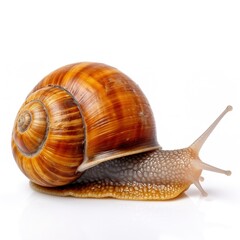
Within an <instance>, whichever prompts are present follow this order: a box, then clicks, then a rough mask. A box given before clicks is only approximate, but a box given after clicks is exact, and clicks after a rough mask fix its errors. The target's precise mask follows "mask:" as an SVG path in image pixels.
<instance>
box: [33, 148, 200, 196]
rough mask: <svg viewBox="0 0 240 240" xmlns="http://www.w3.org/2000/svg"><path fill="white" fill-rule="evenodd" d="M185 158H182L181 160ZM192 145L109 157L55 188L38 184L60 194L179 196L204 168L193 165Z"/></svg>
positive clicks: (50, 191)
mask: <svg viewBox="0 0 240 240" xmlns="http://www.w3.org/2000/svg"><path fill="white" fill-rule="evenodd" d="M179 159H181V161H179ZM192 161H199V159H196V156H195V155H194V152H193V151H191V149H181V150H175V151H163V150H154V151H150V152H146V153H141V154H135V155H132V156H127V157H123V158H119V159H115V160H112V161H107V162H103V163H101V164H99V165H98V166H95V167H93V168H91V169H89V170H87V171H85V172H84V173H83V175H82V176H81V177H80V178H79V179H78V180H77V181H76V182H75V183H73V184H70V185H68V186H63V187H58V188H55V189H51V188H50V189H49V188H43V187H40V186H38V185H36V184H32V187H33V188H35V189H37V190H38V191H41V192H45V193H48V194H53V195H60V196H74V197H84V198H105V197H111V198H117V199H126V200H168V199H172V198H175V197H177V196H178V195H179V194H181V193H182V192H184V191H185V190H186V189H188V187H189V186H190V185H191V184H192V182H193V179H198V178H199V176H200V174H201V172H202V171H201V170H199V169H194V166H192V165H191V162H192Z"/></svg>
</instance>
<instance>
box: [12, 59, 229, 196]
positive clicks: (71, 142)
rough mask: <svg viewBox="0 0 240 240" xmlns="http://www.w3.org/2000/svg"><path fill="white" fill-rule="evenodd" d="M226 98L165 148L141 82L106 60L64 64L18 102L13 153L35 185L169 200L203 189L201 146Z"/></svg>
mask: <svg viewBox="0 0 240 240" xmlns="http://www.w3.org/2000/svg"><path fill="white" fill-rule="evenodd" d="M231 109H232V107H231V106H228V107H227V108H226V109H225V110H224V112H223V113H222V114H221V115H220V116H219V117H218V118H217V119H216V120H215V121H214V122H213V124H212V125H211V126H210V127H209V128H208V129H207V130H206V131H205V132H204V133H203V134H202V135H201V136H200V137H199V138H198V139H197V140H196V141H195V142H193V144H191V145H190V146H189V147H188V148H184V149H179V150H172V151H168V150H162V149H161V147H160V146H159V144H158V142H157V139H156V129H155V122H154V117H153V114H152V111H151V108H150V106H149V103H148V101H147V99H146V97H145V96H144V94H143V93H142V91H141V89H140V88H139V87H138V86H137V85H136V84H135V83H134V82H133V81H132V80H131V79H129V77H127V76H126V75H124V74H123V73H121V72H120V71H119V70H117V69H116V68H113V67H110V66H107V65H105V64H100V63H77V64H72V65H68V66H64V67H62V68H60V69H58V70H56V71H54V72H52V73H50V74H49V75H48V76H46V77H45V78H44V79H43V80H42V81H40V82H39V83H38V84H37V86H36V87H35V88H34V89H33V90H32V91H31V93H30V94H29V95H28V97H27V99H26V101H25V102H24V104H23V105H22V107H21V109H20V110H19V112H18V114H17V117H16V121H15V124H14V129H13V134H12V150H13V155H14V158H15V160H16V162H17V164H18V166H19V168H20V169H21V170H22V172H23V173H24V174H25V175H26V176H27V177H28V178H29V179H30V180H31V186H32V187H33V188H34V189H36V190H38V191H41V192H44V193H49V194H54V195H60V196H74V197H84V198H85V197H90V198H104V197H113V198H118V199H132V200H167V199H172V198H175V197H177V196H178V195H179V194H181V193H182V192H184V191H185V190H187V189H188V188H189V186H190V185H191V184H192V183H193V184H194V185H195V186H196V187H197V188H198V189H199V190H200V192H201V193H202V194H203V195H206V192H205V191H204V190H203V188H202V187H201V185H200V183H199V181H200V180H201V179H202V177H201V173H202V170H209V171H214V172H218V173H223V174H226V175H230V174H231V172H230V171H224V170H222V169H219V168H216V167H213V166H210V165H208V164H206V163H204V162H202V161H201V160H200V158H199V156H198V154H199V151H200V149H201V147H202V145H203V143H204V142H205V140H206V139H207V138H208V136H209V135H210V133H211V132H212V131H213V129H214V128H215V127H216V125H217V124H218V123H219V121H220V120H221V119H222V118H223V116H224V115H225V114H226V113H227V112H228V111H230V110H231Z"/></svg>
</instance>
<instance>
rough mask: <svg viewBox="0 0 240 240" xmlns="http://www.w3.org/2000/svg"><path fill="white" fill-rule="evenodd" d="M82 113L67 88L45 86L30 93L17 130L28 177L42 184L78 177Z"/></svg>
mask: <svg viewBox="0 0 240 240" xmlns="http://www.w3.org/2000/svg"><path fill="white" fill-rule="evenodd" d="M83 129H84V128H83V121H82V116H81V114H80V111H79V107H78V105H77V103H76V101H75V100H74V99H73V97H72V96H71V95H70V94H69V93H68V92H67V91H65V90H64V89H61V88H58V87H45V88H42V89H40V90H38V91H36V92H34V93H32V94H30V95H29V96H28V98H27V100H26V102H25V104H24V105H23V107H22V108H21V109H20V111H19V113H18V116H17V118H16V122H15V126H14V130H13V139H12V146H13V153H14V156H15V159H16V162H17V163H18V165H19V167H20V169H21V170H22V171H23V172H24V174H25V175H27V177H28V178H29V179H30V180H31V181H33V182H35V183H37V184H39V185H42V186H59V185H65V184H67V183H70V182H71V181H73V180H75V179H76V178H77V177H78V174H76V169H77V167H78V166H79V165H80V163H81V162H82V160H83V142H84V130H83Z"/></svg>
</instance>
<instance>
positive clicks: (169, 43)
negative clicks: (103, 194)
mask: <svg viewBox="0 0 240 240" xmlns="http://www.w3.org/2000/svg"><path fill="white" fill-rule="evenodd" d="M79 61H96V62H104V63H107V64H109V65H112V66H115V67H117V68H119V69H120V70H121V71H123V72H124V73H126V74H127V75H129V76H130V77H131V78H132V79H133V80H135V81H136V82H137V83H138V84H139V85H140V86H141V88H142V89H143V91H144V92H145V94H146V95H147V97H148V99H149V101H150V103H151V105H152V109H153V111H154V114H155V118H156V122H157V127H158V128H157V129H158V139H159V143H160V144H161V145H162V147H163V148H164V149H173V148H181V147H186V146H188V145H189V144H191V143H192V141H193V140H195V139H196V138H197V137H198V136H199V135H200V134H201V133H202V132H203V131H204V130H205V129H206V128H207V127H208V126H209V124H210V123H211V122H212V121H213V120H214V119H215V118H216V117H217V116H218V114H220V112H221V111H222V110H223V109H224V108H225V107H226V106H227V105H228V104H231V105H233V107H234V111H233V112H231V113H229V114H228V115H227V116H226V117H225V118H224V120H223V121H222V122H221V124H220V125H219V126H218V128H217V129H216V131H215V132H214V133H213V135H212V136H211V138H209V140H208V141H207V142H206V145H205V146H204V148H203V150H202V152H201V158H202V159H203V160H204V161H205V162H208V163H209V164H212V165H216V166H218V167H221V168H224V169H231V170H232V172H233V174H232V176H231V177H226V176H223V175H218V174H214V173H207V172H204V173H203V176H204V177H205V181H204V182H203V187H204V189H205V190H206V191H207V192H208V194H209V196H208V197H207V198H203V197H201V196H200V193H199V192H198V190H197V189H196V188H195V187H194V186H191V187H190V189H189V190H188V191H187V192H186V193H185V195H183V196H182V197H181V198H179V199H177V200H173V201H168V202H138V201H120V200H110V199H107V200H98V199H97V200H91V199H73V198H58V197H52V196H47V195H43V194H40V193H36V192H34V191H33V190H32V189H31V188H30V187H29V185H28V180H27V179H26V178H25V176H24V175H23V174H22V173H21V172H20V171H19V170H18V168H17V166H16V164H15V162H14V159H13V157H12V153H11V146H10V141H11V131H12V126H13V123H14V118H15V115H16V113H17V111H18V109H19V107H20V105H21V104H22V102H23V101H24V98H25V97H26V96H27V94H28V93H29V91H30V90H31V89H32V88H33V87H34V86H35V85H36V84H37V82H38V81H39V80H41V79H42V78H43V77H44V76H45V75H46V74H48V73H49V72H51V71H52V70H54V69H56V68H58V67H61V66H63V65H66V64H69V63H74V62H79ZM0 70H1V74H0V83H1V94H0V109H1V113H0V116H1V117H0V134H1V138H0V153H1V157H0V187H1V188H0V239H24V240H25V239H26V240H28V239H35V240H36V239H45V240H47V239H86V240H88V239H89V240H92V239H139V240H140V239H164V240H165V239H166V240H173V239H174V240H176V239H180V240H181V239H184V240H187V239H197V240H200V239H239V237H240V234H239V218H236V217H238V216H239V214H240V184H239V181H240V152H239V148H240V142H239V138H240V2H239V1H231V0H228V1H222V0H218V1H213V0H207V1H205V0H202V1H194V0H189V1H186V0H181V1H179V0H176V1H171V0H168V1H160V0H158V1H157V0H156V1H154V0H145V1H141V0H136V1H134V0H127V1H125V0H121V1H113V0H109V1H107V0H102V1H97V0H88V1H82V0H79V1H73V0H68V1H61V0H58V1H49V0H48V1H44V0H42V1H30V0H29V1H27V0H21V1H17V0H8V1H5V0H2V1H1V2H0Z"/></svg>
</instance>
